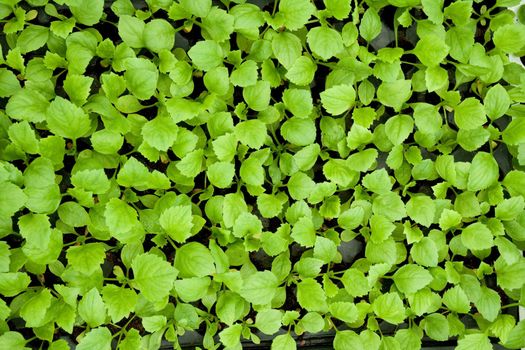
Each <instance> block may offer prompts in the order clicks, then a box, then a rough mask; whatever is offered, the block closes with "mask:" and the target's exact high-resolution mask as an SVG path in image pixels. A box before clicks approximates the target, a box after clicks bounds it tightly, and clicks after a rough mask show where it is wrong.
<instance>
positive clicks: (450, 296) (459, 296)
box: [443, 286, 470, 314]
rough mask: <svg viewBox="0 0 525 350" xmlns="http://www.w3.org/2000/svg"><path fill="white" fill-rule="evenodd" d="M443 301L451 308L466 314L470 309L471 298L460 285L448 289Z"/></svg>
mask: <svg viewBox="0 0 525 350" xmlns="http://www.w3.org/2000/svg"><path fill="white" fill-rule="evenodd" d="M443 303H444V304H445V305H446V306H447V307H448V308H449V309H450V310H451V311H455V312H458V313H462V314H466V313H468V312H469V311H470V300H469V299H468V297H467V295H466V294H465V291H463V289H462V288H461V287H460V286H455V287H452V288H450V289H448V290H447V291H446V292H445V294H443Z"/></svg>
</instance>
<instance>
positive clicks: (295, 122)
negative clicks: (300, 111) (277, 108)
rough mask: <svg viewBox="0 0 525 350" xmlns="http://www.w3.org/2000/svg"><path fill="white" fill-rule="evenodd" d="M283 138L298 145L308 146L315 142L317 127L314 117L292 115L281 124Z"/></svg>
mask: <svg viewBox="0 0 525 350" xmlns="http://www.w3.org/2000/svg"><path fill="white" fill-rule="evenodd" d="M280 132H281V135H282V136H283V138H284V139H285V140H286V141H288V142H290V143H291V144H293V145H296V146H308V145H310V144H312V143H314V142H315V138H316V136H317V129H316V127H315V123H314V121H313V120H312V119H308V118H300V117H291V118H290V119H288V120H287V121H285V122H284V123H283V124H282V125H281V130H280Z"/></svg>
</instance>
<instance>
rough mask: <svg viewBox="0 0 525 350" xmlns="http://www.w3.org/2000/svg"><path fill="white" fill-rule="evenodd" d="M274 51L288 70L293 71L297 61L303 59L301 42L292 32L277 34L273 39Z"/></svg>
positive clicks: (278, 59)
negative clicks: (292, 68)
mask: <svg viewBox="0 0 525 350" xmlns="http://www.w3.org/2000/svg"><path fill="white" fill-rule="evenodd" d="M272 51H273V54H274V56H275V58H277V61H279V63H280V64H282V65H283V66H284V67H285V68H286V69H291V67H292V65H293V64H294V63H295V61H296V60H297V59H298V58H299V57H301V56H302V55H301V53H302V51H303V48H302V46H301V40H300V39H299V38H298V37H297V36H295V35H294V34H292V33H290V32H282V33H278V34H276V35H275V36H274V37H273V39H272Z"/></svg>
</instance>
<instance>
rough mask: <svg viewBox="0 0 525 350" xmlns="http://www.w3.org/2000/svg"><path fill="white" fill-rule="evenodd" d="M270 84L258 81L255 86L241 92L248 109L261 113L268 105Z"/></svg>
mask: <svg viewBox="0 0 525 350" xmlns="http://www.w3.org/2000/svg"><path fill="white" fill-rule="evenodd" d="M270 94H271V89H270V83H268V82H267V81H264V80H259V81H257V82H256V83H255V85H251V86H247V87H245V88H244V89H243V90H242V96H243V98H244V101H246V104H247V105H248V107H250V108H251V109H253V110H254V111H258V112H260V111H263V110H265V109H266V108H268V106H269V105H270Z"/></svg>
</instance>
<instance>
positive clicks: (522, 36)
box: [493, 23, 525, 53]
mask: <svg viewBox="0 0 525 350" xmlns="http://www.w3.org/2000/svg"><path fill="white" fill-rule="evenodd" d="M493 41H494V45H496V48H498V49H500V50H502V51H503V52H505V53H515V52H518V51H520V50H521V49H523V47H524V46H525V25H523V24H521V23H511V24H505V25H502V26H501V27H499V28H498V29H496V31H495V32H494V37H493Z"/></svg>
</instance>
